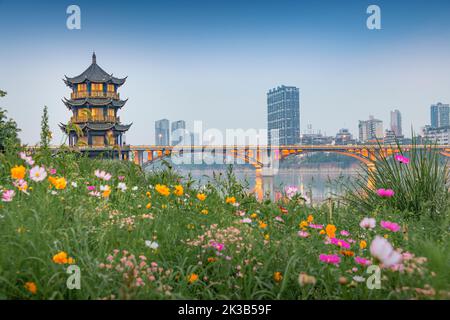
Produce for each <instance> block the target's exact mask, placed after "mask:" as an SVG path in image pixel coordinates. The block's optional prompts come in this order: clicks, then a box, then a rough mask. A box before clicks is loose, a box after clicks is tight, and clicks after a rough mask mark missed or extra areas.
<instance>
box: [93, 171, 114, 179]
mask: <svg viewBox="0 0 450 320" xmlns="http://www.w3.org/2000/svg"><path fill="white" fill-rule="evenodd" d="M94 174H95V176H96V177H97V178H99V179H102V180H105V181H108V180H110V179H111V177H112V176H111V174H110V173H107V172H106V171H103V170H102V171H100V170H98V169H97V170H95V171H94Z"/></svg>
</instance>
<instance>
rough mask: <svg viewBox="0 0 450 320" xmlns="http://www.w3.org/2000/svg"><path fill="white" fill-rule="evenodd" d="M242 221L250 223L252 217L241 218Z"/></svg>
mask: <svg viewBox="0 0 450 320" xmlns="http://www.w3.org/2000/svg"><path fill="white" fill-rule="evenodd" d="M241 222H242V223H252V219H250V218H244V219H242V220H241Z"/></svg>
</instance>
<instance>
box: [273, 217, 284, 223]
mask: <svg viewBox="0 0 450 320" xmlns="http://www.w3.org/2000/svg"><path fill="white" fill-rule="evenodd" d="M275 220H276V221H279V222H284V220H283V218H281V217H280V216H276V217H275Z"/></svg>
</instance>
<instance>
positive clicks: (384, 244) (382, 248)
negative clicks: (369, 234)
mask: <svg viewBox="0 0 450 320" xmlns="http://www.w3.org/2000/svg"><path fill="white" fill-rule="evenodd" d="M370 254H371V255H372V256H373V257H375V258H377V259H378V260H380V261H381V263H383V265H384V266H385V267H391V266H393V265H396V264H399V263H400V262H401V261H402V255H401V254H400V253H399V252H397V251H395V250H394V248H393V247H392V245H391V244H390V243H389V242H388V241H387V240H386V239H385V238H383V237H380V236H376V237H375V239H374V240H373V241H372V243H371V244H370Z"/></svg>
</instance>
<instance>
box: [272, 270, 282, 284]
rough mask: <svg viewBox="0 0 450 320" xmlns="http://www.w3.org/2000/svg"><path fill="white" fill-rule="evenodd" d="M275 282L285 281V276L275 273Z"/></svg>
mask: <svg viewBox="0 0 450 320" xmlns="http://www.w3.org/2000/svg"><path fill="white" fill-rule="evenodd" d="M273 280H275V282H281V280H283V274H282V273H281V272H279V271H277V272H274V273H273Z"/></svg>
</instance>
